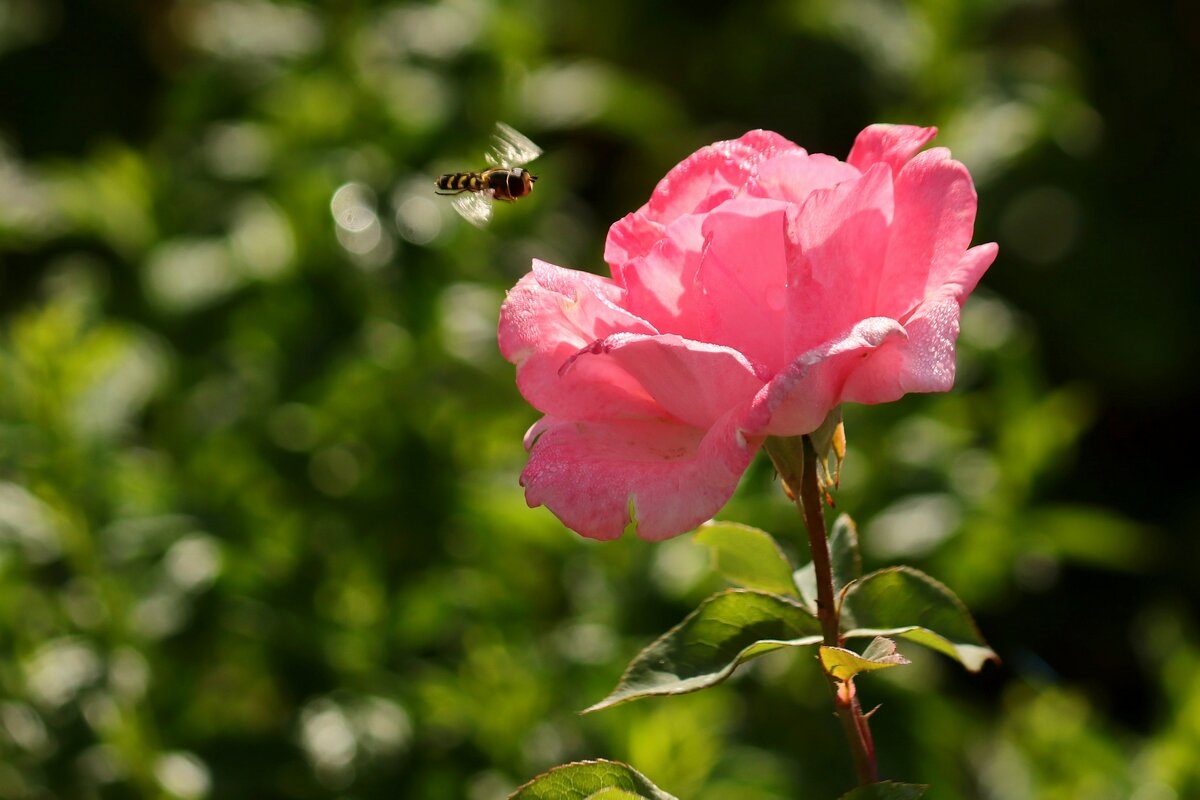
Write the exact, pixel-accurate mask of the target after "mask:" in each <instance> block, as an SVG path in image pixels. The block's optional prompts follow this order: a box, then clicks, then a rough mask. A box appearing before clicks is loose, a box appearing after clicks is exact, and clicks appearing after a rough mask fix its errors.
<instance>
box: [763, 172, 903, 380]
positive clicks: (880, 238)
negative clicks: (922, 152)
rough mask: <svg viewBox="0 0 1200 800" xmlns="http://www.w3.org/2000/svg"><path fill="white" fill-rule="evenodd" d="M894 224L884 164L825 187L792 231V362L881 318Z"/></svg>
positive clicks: (789, 349) (789, 292)
mask: <svg viewBox="0 0 1200 800" xmlns="http://www.w3.org/2000/svg"><path fill="white" fill-rule="evenodd" d="M891 222H892V175H891V172H890V171H889V170H888V168H887V166H886V165H884V164H876V165H875V166H873V167H871V168H870V169H869V170H867V172H866V174H864V175H862V176H861V177H858V178H856V179H854V180H850V181H845V182H843V183H840V184H838V185H837V186H835V187H833V188H830V189H818V190H817V191H815V192H813V193H812V195H811V196H810V197H809V199H808V202H807V203H805V204H804V207H803V208H801V209H800V212H799V213H798V214H797V216H796V220H795V222H794V224H793V225H792V228H791V237H792V241H793V244H794V245H795V246H794V248H792V249H791V251H790V252H789V258H788V278H787V303H788V313H787V319H786V328H785V337H786V341H787V355H788V357H789V360H790V359H792V358H795V357H796V356H797V355H799V354H801V353H805V352H807V351H808V350H810V349H812V348H814V347H817V346H818V345H820V344H821V343H822V342H826V341H828V340H830V339H831V338H833V337H835V336H837V335H838V334H841V333H842V332H844V331H846V330H848V329H849V328H850V327H851V326H852V325H854V324H855V323H857V322H858V321H859V320H862V319H866V318H868V317H873V316H879V313H878V312H877V310H876V307H875V306H876V301H875V297H876V292H877V286H878V281H879V280H880V275H879V273H880V270H881V268H882V266H883V263H884V254H885V253H886V252H887V246H888V229H889V225H890V224H891Z"/></svg>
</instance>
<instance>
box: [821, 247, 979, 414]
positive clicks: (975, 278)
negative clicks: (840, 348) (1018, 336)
mask: <svg viewBox="0 0 1200 800" xmlns="http://www.w3.org/2000/svg"><path fill="white" fill-rule="evenodd" d="M996 252H997V248H996V245H995V244H984V245H980V246H979V247H973V248H971V249H970V250H968V251H967V252H966V253H964V254H963V257H962V258H961V259H960V261H959V263H958V265H957V267H956V268H955V269H954V270H953V271H952V274H951V277H950V279H949V280H947V282H946V283H945V284H943V285H942V286H941V287H939V288H938V289H937V291H935V292H934V293H933V295H932V296H931V297H930V298H929V299H928V300H926V301H925V302H924V303H922V304H921V305H920V306H919V307H918V308H917V309H916V311H915V312H914V313H913V314H912V316H911V317H910V318H909V319H908V320H907V321H906V322H905V323H904V331H905V333H906V334H907V338H904V339H895V340H893V341H891V342H889V343H888V344H887V345H886V346H884V347H881V348H880V349H878V350H876V351H875V352H874V353H872V354H871V357H870V358H868V359H866V360H864V361H863V362H862V364H861V365H859V367H858V368H857V369H856V370H855V371H854V372H853V373H851V374H850V376H849V377H848V379H847V381H846V386H845V388H844V389H843V392H842V400H843V401H846V402H855V403H888V402H891V401H892V400H896V399H899V398H900V397H901V396H902V395H904V394H907V393H908V392H945V391H948V390H949V389H950V388H951V387H953V386H954V374H955V363H954V352H955V343H956V342H957V340H958V323H959V310H960V308H961V306H962V304H963V301H964V300H966V297H967V295H968V294H970V292H971V290H972V289H974V288H975V284H976V283H978V282H979V279H980V277H982V275H983V273H984V272H985V271H986V270H987V268H988V267H989V266H990V265H991V263H992V261H993V260H994V259H995V258H996Z"/></svg>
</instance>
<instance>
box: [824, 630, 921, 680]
mask: <svg viewBox="0 0 1200 800" xmlns="http://www.w3.org/2000/svg"><path fill="white" fill-rule="evenodd" d="M820 653H821V665H822V666H823V667H825V671H826V672H827V673H829V674H830V675H832V676H833V677H835V678H837V679H838V680H839V681H848V680H850V679H851V678H853V677H854V676H855V675H857V674H858V673H860V672H874V671H875V670H877V669H887V668H888V667H899V666H902V665H904V664H907V663H909V662H908V659H907V658H905V657H904V656H902V655H900V654H899V653H897V652H896V643H895V642H893V641H892V640H891V639H885V638H884V637H882V636H877V637H875V639H873V640H872V641H871V643H870V644H869V645H867V649H866V650H864V651H863V652H862V655H859V654H858V653H856V652H854V651H853V650H847V649H846V648H844V647H825V646H824V645H822V646H821V650H820Z"/></svg>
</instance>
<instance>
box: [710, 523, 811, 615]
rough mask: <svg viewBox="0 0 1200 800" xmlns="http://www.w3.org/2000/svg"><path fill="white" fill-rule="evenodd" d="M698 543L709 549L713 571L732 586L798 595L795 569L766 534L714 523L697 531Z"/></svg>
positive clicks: (744, 527) (744, 526)
mask: <svg viewBox="0 0 1200 800" xmlns="http://www.w3.org/2000/svg"><path fill="white" fill-rule="evenodd" d="M695 540H696V541H697V542H699V543H700V544H703V545H706V546H707V547H708V548H709V551H710V553H711V554H712V563H713V568H714V569H716V570H717V571H718V572H720V573H721V575H722V576H723V577H724V578H725V579H726V580H728V581H730V582H731V583H736V584H737V585H738V586H743V587H745V588H747V589H760V590H762V591H764V592H771V593H773V594H786V595H791V596H793V597H795V596H796V587H795V586H794V585H793V584H792V566H791V564H790V563H788V560H787V556H785V555H784V554H783V551H782V550H780V549H779V545H778V544H777V543H776V542H775V539H774V538H773V537H772V536H771V534H769V533H767V532H766V531H763V530H759V529H758V528H752V527H750V526H749V525H741V524H738V523H736V522H710V523H708V524H707V525H704V526H702V527H701V528H700V529H699V530H697V531H696V536H695Z"/></svg>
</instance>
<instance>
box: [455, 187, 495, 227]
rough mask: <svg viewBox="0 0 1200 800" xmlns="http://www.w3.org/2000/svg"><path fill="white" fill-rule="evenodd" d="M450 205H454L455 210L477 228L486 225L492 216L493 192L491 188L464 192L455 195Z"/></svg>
mask: <svg viewBox="0 0 1200 800" xmlns="http://www.w3.org/2000/svg"><path fill="white" fill-rule="evenodd" d="M450 205H452V206H454V210H455V211H457V212H458V213H459V214H460V215H461V216H462V218H463V219H465V220H466V221H467V222H469V223H471V224H472V225H474V226H475V227H477V228H482V227H484V226H485V225H487V224H488V221H489V220H490V219H491V218H492V193H491V190H490V189H489V190H484V191H482V192H464V193H463V194H459V195H455V196H454V199H452V200H451V201H450Z"/></svg>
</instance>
